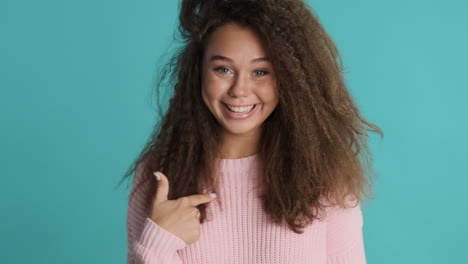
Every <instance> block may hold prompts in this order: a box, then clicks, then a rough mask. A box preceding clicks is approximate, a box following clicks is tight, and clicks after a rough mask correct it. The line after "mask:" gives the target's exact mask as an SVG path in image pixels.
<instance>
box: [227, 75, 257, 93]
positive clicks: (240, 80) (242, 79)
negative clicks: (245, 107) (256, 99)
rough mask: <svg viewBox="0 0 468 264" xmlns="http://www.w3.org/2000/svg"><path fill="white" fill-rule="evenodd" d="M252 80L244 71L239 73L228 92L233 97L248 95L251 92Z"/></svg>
mask: <svg viewBox="0 0 468 264" xmlns="http://www.w3.org/2000/svg"><path fill="white" fill-rule="evenodd" d="M250 82H251V80H250V79H249V76H247V74H244V73H239V75H237V77H236V78H235V79H234V82H233V83H232V85H231V88H230V89H229V91H228V94H229V95H230V96H232V97H247V96H249V95H250V93H251V85H252V84H251V83H250Z"/></svg>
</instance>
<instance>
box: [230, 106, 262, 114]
mask: <svg viewBox="0 0 468 264" xmlns="http://www.w3.org/2000/svg"><path fill="white" fill-rule="evenodd" d="M226 106H227V107H228V108H229V110H231V111H233V112H236V113H247V112H250V111H251V110H252V109H253V107H254V106H255V105H251V106H243V107H234V106H229V105H226Z"/></svg>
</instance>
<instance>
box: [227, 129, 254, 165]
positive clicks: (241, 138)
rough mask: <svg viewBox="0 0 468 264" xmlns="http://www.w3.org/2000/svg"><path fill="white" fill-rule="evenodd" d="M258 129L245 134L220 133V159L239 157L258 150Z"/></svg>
mask: <svg viewBox="0 0 468 264" xmlns="http://www.w3.org/2000/svg"><path fill="white" fill-rule="evenodd" d="M260 132H261V130H260V129H255V130H253V131H249V132H248V133H245V134H232V133H229V132H227V131H225V132H224V133H222V135H221V142H220V155H221V158H222V159H239V158H243V157H248V156H252V155H254V154H256V153H257V152H258V143H259V141H260Z"/></svg>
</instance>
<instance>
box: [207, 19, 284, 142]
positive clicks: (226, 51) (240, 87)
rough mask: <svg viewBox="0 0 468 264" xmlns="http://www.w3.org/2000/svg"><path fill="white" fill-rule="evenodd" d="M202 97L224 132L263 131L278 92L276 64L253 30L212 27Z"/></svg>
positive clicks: (250, 132) (235, 26) (274, 105)
mask: <svg viewBox="0 0 468 264" xmlns="http://www.w3.org/2000/svg"><path fill="white" fill-rule="evenodd" d="M202 97H203V101H204V102H205V104H206V106H207V107H208V109H209V110H210V111H211V113H212V114H213V116H214V117H215V118H216V119H217V121H218V122H219V123H220V124H221V127H222V128H223V130H224V131H223V132H225V133H230V134H236V135H249V134H252V133H258V132H259V131H260V129H261V125H262V123H263V121H264V120H265V119H266V118H267V117H268V116H269V115H270V114H271V112H273V110H274V109H275V107H276V106H277V104H278V94H277V87H276V82H275V73H274V72H273V65H272V64H271V62H270V61H269V60H268V58H267V54H266V52H265V50H264V48H263V46H262V42H261V39H260V38H259V36H258V35H257V34H256V33H255V32H254V31H253V30H251V29H249V28H246V27H242V26H239V25H236V24H226V25H223V26H221V27H219V28H217V29H216V30H215V31H213V33H212V35H211V36H210V39H209V40H208V44H207V47H206V49H205V54H204V58H203V63H202Z"/></svg>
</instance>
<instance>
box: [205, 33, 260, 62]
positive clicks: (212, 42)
mask: <svg viewBox="0 0 468 264" xmlns="http://www.w3.org/2000/svg"><path fill="white" fill-rule="evenodd" d="M213 55H221V56H226V57H228V58H232V59H233V60H235V61H236V60H242V59H252V58H254V57H255V58H258V57H264V56H266V51H265V49H264V45H263V43H262V40H261V38H260V37H259V36H258V34H257V33H256V32H255V31H254V30H253V29H251V28H249V27H243V26H240V25H237V24H226V25H223V26H220V27H218V28H217V29H215V30H214V31H213V33H212V34H211V36H210V38H209V39H208V43H207V46H206V52H205V58H209V57H211V56H213Z"/></svg>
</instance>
